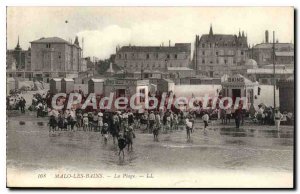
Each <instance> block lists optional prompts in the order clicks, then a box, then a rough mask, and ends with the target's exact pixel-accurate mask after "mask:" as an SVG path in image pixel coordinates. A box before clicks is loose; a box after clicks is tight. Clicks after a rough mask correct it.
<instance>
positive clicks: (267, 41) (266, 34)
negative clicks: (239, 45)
mask: <svg viewBox="0 0 300 194" xmlns="http://www.w3.org/2000/svg"><path fill="white" fill-rule="evenodd" d="M265 37H266V40H265V42H266V43H269V31H268V30H266V32H265Z"/></svg>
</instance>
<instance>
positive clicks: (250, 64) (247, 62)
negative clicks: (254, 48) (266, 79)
mask: <svg viewBox="0 0 300 194" xmlns="http://www.w3.org/2000/svg"><path fill="white" fill-rule="evenodd" d="M245 65H246V66H248V67H250V66H251V67H253V68H257V62H256V61H255V60H253V59H248V60H247V61H246V63H245Z"/></svg>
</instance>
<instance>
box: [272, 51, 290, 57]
mask: <svg viewBox="0 0 300 194" xmlns="http://www.w3.org/2000/svg"><path fill="white" fill-rule="evenodd" d="M275 55H276V56H280V57H293V56H294V52H289V51H281V52H275Z"/></svg>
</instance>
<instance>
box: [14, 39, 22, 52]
mask: <svg viewBox="0 0 300 194" xmlns="http://www.w3.org/2000/svg"><path fill="white" fill-rule="evenodd" d="M15 50H22V48H21V47H20V41H19V36H18V43H17V46H16V48H15Z"/></svg>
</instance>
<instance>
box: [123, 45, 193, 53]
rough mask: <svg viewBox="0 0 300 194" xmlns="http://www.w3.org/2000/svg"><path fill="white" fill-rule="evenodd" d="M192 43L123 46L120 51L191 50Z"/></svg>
mask: <svg viewBox="0 0 300 194" xmlns="http://www.w3.org/2000/svg"><path fill="white" fill-rule="evenodd" d="M187 44H189V45H191V44H190V43H180V44H177V45H176V46H170V47H169V46H123V47H121V48H120V50H119V51H118V52H190V50H191V48H190V47H187Z"/></svg>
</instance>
